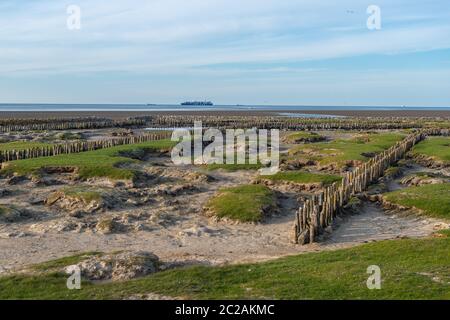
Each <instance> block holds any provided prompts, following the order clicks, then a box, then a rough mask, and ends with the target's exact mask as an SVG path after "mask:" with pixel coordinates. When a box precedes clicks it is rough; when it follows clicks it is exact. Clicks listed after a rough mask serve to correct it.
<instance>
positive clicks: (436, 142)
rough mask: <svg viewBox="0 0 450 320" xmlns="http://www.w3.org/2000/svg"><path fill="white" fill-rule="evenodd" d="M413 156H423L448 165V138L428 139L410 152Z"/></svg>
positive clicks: (449, 144)
mask: <svg viewBox="0 0 450 320" xmlns="http://www.w3.org/2000/svg"><path fill="white" fill-rule="evenodd" d="M412 153H413V155H425V156H428V157H432V158H434V159H436V160H439V161H442V162H444V163H446V164H450V137H428V138H427V139H426V140H424V141H422V142H420V143H418V144H417V145H415V146H414V148H413V150H412Z"/></svg>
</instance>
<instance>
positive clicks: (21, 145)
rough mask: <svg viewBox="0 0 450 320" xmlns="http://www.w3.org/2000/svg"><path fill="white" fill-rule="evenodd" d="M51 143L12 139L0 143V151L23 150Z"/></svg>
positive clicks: (47, 145) (48, 145)
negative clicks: (11, 140)
mask: <svg viewBox="0 0 450 320" xmlns="http://www.w3.org/2000/svg"><path fill="white" fill-rule="evenodd" d="M50 146H52V144H50V143H44V142H36V141H13V142H4V143H0V151H11V150H16V151H19V150H25V149H29V148H42V147H50Z"/></svg>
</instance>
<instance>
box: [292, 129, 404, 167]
mask: <svg viewBox="0 0 450 320" xmlns="http://www.w3.org/2000/svg"><path fill="white" fill-rule="evenodd" d="M404 137H405V135H404V134H400V133H380V134H376V133H370V134H365V135H361V136H357V137H355V138H352V139H338V140H334V141H331V142H323V143H314V144H307V145H301V146H296V147H294V148H292V149H291V150H290V151H289V157H290V158H296V157H304V158H306V159H310V160H314V161H317V162H318V163H319V164H321V165H327V164H331V163H336V164H338V165H343V164H345V162H347V161H350V160H359V161H367V160H368V159H370V157H367V156H364V155H363V154H364V153H366V154H368V153H379V152H382V151H384V150H386V149H388V148H389V147H391V146H392V145H394V144H395V143H396V142H397V141H400V140H402V139H403V138H404Z"/></svg>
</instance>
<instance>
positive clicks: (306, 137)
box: [284, 131, 325, 143]
mask: <svg viewBox="0 0 450 320" xmlns="http://www.w3.org/2000/svg"><path fill="white" fill-rule="evenodd" d="M324 139H325V138H324V137H323V136H321V135H319V134H317V133H315V132H307V131H299V132H294V133H291V134H288V135H287V136H286V137H285V139H284V140H285V141H286V142H287V143H296V142H297V141H312V142H315V141H321V140H324Z"/></svg>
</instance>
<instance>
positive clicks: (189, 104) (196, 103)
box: [181, 101, 214, 106]
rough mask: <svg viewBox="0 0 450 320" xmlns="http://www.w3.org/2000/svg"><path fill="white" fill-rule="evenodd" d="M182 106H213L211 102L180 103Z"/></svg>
mask: <svg viewBox="0 0 450 320" xmlns="http://www.w3.org/2000/svg"><path fill="white" fill-rule="evenodd" d="M181 105H182V106H213V105H214V104H213V103H212V102H211V101H185V102H182V103H181Z"/></svg>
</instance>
